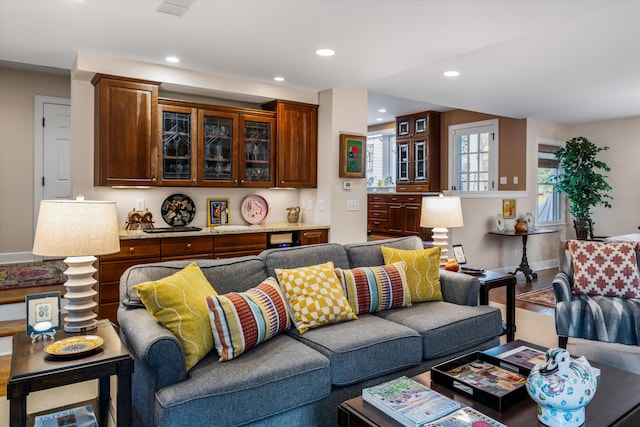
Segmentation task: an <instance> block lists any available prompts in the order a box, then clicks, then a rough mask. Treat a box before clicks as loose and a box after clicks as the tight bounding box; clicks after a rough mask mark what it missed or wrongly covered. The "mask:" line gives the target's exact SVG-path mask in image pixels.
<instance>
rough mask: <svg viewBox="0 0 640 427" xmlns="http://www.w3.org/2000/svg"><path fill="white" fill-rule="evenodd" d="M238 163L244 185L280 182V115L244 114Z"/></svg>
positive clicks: (264, 184) (241, 124)
mask: <svg viewBox="0 0 640 427" xmlns="http://www.w3.org/2000/svg"><path fill="white" fill-rule="evenodd" d="M240 131H241V135H240V144H239V149H240V150H239V153H238V154H239V155H238V166H239V173H240V187H274V186H275V185H276V168H275V164H276V163H275V162H276V149H275V145H276V144H275V142H276V119H275V117H263V116H258V115H255V114H241V115H240Z"/></svg>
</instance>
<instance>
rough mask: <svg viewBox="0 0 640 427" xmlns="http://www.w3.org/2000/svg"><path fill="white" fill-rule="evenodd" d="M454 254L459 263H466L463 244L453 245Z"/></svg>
mask: <svg viewBox="0 0 640 427" xmlns="http://www.w3.org/2000/svg"><path fill="white" fill-rule="evenodd" d="M453 256H454V257H455V259H456V261H457V262H458V264H466V263H467V257H466V256H465V254H464V249H463V248H462V245H453Z"/></svg>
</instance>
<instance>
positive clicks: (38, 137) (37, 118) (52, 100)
mask: <svg viewBox="0 0 640 427" xmlns="http://www.w3.org/2000/svg"><path fill="white" fill-rule="evenodd" d="M45 104H59V105H67V106H69V107H71V99H70V98H60V97H56V96H43V95H35V96H34V105H33V233H34V235H35V232H36V225H37V223H38V211H39V210H40V201H41V200H42V197H43V190H42V177H43V175H44V144H43V138H44V127H43V126H42V118H43V117H44V105H45Z"/></svg>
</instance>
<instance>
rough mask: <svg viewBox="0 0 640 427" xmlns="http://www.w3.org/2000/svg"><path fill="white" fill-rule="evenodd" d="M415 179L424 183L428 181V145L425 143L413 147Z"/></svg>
mask: <svg viewBox="0 0 640 427" xmlns="http://www.w3.org/2000/svg"><path fill="white" fill-rule="evenodd" d="M413 150H414V152H413V163H414V164H413V179H414V180H415V181H424V180H426V179H427V144H426V142H425V141H419V142H415V143H414V145H413Z"/></svg>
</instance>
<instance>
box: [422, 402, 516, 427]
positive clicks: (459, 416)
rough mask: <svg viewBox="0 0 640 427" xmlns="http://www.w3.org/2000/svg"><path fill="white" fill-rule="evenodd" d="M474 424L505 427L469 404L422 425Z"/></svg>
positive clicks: (463, 426)
mask: <svg viewBox="0 0 640 427" xmlns="http://www.w3.org/2000/svg"><path fill="white" fill-rule="evenodd" d="M476 426H487V427H507V426H506V425H504V424H502V423H501V422H498V421H496V420H494V419H493V418H491V417H489V416H487V415H485V414H483V413H482V412H479V411H476V410H475V409H473V408H471V407H469V406H465V407H464V408H460V409H458V410H457V411H455V412H452V413H451V414H449V415H445V416H444V417H442V418H439V419H437V420H436V421H434V422H432V423H429V424H426V425H425V426H424V427H476Z"/></svg>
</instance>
